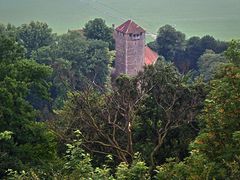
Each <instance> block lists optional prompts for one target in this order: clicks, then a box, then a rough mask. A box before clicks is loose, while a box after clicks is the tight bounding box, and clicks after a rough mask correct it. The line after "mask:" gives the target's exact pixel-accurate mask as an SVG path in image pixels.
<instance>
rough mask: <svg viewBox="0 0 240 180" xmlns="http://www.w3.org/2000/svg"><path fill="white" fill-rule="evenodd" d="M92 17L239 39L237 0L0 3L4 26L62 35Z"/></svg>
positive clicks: (3, 0) (26, 0)
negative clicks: (33, 25)
mask: <svg viewBox="0 0 240 180" xmlns="http://www.w3.org/2000/svg"><path fill="white" fill-rule="evenodd" d="M95 17H102V18H104V19H105V20H106V22H107V24H108V25H111V24H116V25H119V24H121V23H122V22H123V21H124V20H126V19H133V20H135V21H136V22H137V23H138V24H139V25H141V26H143V27H144V28H145V29H147V31H149V32H152V33H156V32H157V30H158V28H159V27H160V26H163V25H165V24H171V25H173V26H174V27H176V28H177V29H178V30H180V31H182V32H184V33H186V35H187V36H188V37H189V36H193V35H198V36H202V35H205V34H210V35H213V36H214V37H216V38H217V39H221V40H230V39H233V38H234V39H237V38H238V39H239V38H240V0H68V1H67V0H0V22H1V23H4V24H5V23H8V22H10V23H12V24H15V25H20V24H22V23H28V22H29V21H31V20H39V21H44V22H47V23H48V24H49V25H50V26H51V27H52V28H53V30H54V31H55V32H57V33H64V32H66V31H67V30H68V29H76V28H80V27H82V26H83V25H84V24H85V23H86V22H87V21H88V20H89V19H92V18H95Z"/></svg>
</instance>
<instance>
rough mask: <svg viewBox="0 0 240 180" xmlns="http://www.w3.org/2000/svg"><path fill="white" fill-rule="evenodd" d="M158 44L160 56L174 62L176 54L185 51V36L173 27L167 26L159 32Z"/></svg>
mask: <svg viewBox="0 0 240 180" xmlns="http://www.w3.org/2000/svg"><path fill="white" fill-rule="evenodd" d="M156 42H157V44H158V46H157V47H158V54H160V55H163V56H164V57H165V59H167V60H171V61H173V60H174V57H175V55H176V53H177V52H178V51H181V50H183V49H184V43H185V34H183V33H182V32H180V31H177V30H176V29H175V28H174V27H172V26H171V25H165V26H163V27H161V28H160V29H159V30H158V35H157V39H156Z"/></svg>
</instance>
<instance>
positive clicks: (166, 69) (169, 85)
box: [139, 61, 205, 169]
mask: <svg viewBox="0 0 240 180" xmlns="http://www.w3.org/2000/svg"><path fill="white" fill-rule="evenodd" d="M139 82H141V83H140V86H141V90H142V91H144V92H148V93H147V96H146V98H145V99H144V100H143V102H142V106H141V108H140V111H139V116H140V121H139V123H141V125H140V126H141V127H142V133H143V134H147V137H146V138H147V139H148V140H149V141H150V143H149V145H150V155H149V156H150V165H151V168H152V169H154V167H155V165H156V163H157V159H160V158H161V157H159V152H160V149H163V145H164V143H165V142H166V141H167V138H168V137H169V135H170V134H171V133H172V132H173V131H175V130H178V129H179V128H182V127H184V126H187V125H189V127H191V125H192V126H194V123H195V122H196V115H197V114H198V113H199V111H200V110H201V107H202V102H203V99H204V97H205V92H204V86H203V84H202V83H201V82H199V83H189V78H188V76H184V75H180V74H179V72H178V71H177V70H176V69H175V67H174V66H173V65H172V64H170V63H165V62H164V61H158V62H157V63H156V64H155V65H154V66H148V67H146V68H145V71H144V73H142V74H140V75H139ZM146 129H147V130H146ZM190 129H191V128H190ZM143 134H141V133H140V134H139V135H140V136H141V137H142V136H143ZM195 134H196V133H195ZM193 137H194V133H193V135H190V138H189V139H190V140H191V138H193ZM141 141H143V140H141ZM148 148H149V146H148Z"/></svg>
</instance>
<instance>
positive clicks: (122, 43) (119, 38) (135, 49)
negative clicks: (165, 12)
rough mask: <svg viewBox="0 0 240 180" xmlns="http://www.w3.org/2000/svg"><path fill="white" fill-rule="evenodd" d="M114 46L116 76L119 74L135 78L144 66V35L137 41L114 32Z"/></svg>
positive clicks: (127, 35) (126, 35)
mask: <svg viewBox="0 0 240 180" xmlns="http://www.w3.org/2000/svg"><path fill="white" fill-rule="evenodd" d="M114 38H115V46H116V48H115V49H116V61H115V69H116V75H119V74H121V73H123V74H128V75H130V76H135V75H137V73H138V72H139V71H141V70H142V69H143V66H144V47H145V34H144V33H142V34H141V36H140V37H139V39H134V38H133V37H130V35H129V34H123V33H121V32H117V31H115V32H114Z"/></svg>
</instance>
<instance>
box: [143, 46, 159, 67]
mask: <svg viewBox="0 0 240 180" xmlns="http://www.w3.org/2000/svg"><path fill="white" fill-rule="evenodd" d="M157 59H158V54H157V53H156V52H154V51H153V50H151V49H150V48H149V47H148V46H145V64H146V65H151V64H154V63H155V62H156V60H157Z"/></svg>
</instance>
